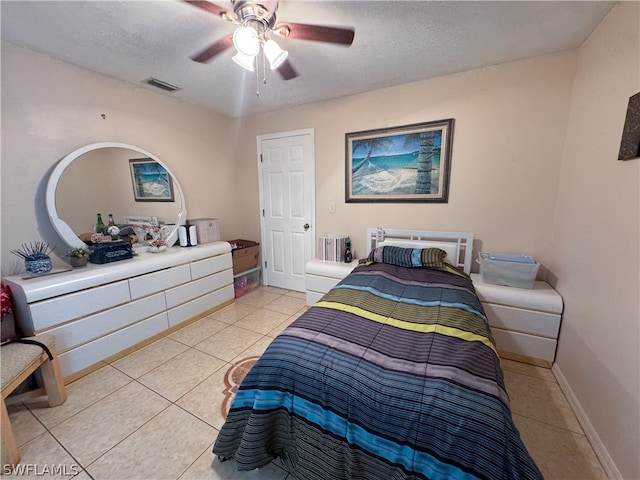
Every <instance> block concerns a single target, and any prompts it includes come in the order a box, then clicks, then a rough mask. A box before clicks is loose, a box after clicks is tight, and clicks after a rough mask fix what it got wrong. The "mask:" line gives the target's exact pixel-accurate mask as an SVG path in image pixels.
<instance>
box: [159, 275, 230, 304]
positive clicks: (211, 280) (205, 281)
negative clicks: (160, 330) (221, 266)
mask: <svg viewBox="0 0 640 480" xmlns="http://www.w3.org/2000/svg"><path fill="white" fill-rule="evenodd" d="M232 283H233V274H232V273H231V269H229V270H225V271H223V272H218V273H216V274H214V275H209V276H208V277H204V278H200V279H198V280H194V281H193V282H189V283H186V284H184V285H180V286H179V287H175V288H172V289H170V290H167V291H166V292H165V295H166V298H167V308H173V307H176V306H178V305H180V304H182V303H185V302H188V301H189V300H193V299H194V298H198V297H201V296H202V295H206V294H207V293H209V292H213V291H214V290H218V289H219V288H222V287H224V286H225V285H231V284H232Z"/></svg>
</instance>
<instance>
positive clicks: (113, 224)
mask: <svg viewBox="0 0 640 480" xmlns="http://www.w3.org/2000/svg"><path fill="white" fill-rule="evenodd" d="M115 226H116V222H114V221H113V213H110V214H109V223H108V224H107V234H110V235H111V240H118V239H119V238H120V237H119V236H118V235H113V234H111V233H110V232H109V229H110V228H111V227H115Z"/></svg>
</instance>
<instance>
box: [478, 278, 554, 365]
mask: <svg viewBox="0 0 640 480" xmlns="http://www.w3.org/2000/svg"><path fill="white" fill-rule="evenodd" d="M471 279H472V280H473V285H474V287H475V289H476V292H477V294H478V297H479V298H480V301H481V302H482V305H483V307H484V310H485V313H486V314H487V318H488V319H489V326H490V327H491V331H492V333H493V337H494V339H495V341H496V344H497V347H498V351H499V352H500V355H501V356H503V357H504V358H510V359H513V360H518V361H524V362H527V363H532V364H534V365H540V366H547V367H549V366H551V364H552V363H553V361H554V359H555V356H556V346H557V343H558V334H559V332H560V324H561V320H562V309H563V302H562V297H560V295H559V294H558V293H557V292H556V291H555V290H554V289H553V288H551V286H550V285H549V284H548V283H547V282H542V281H535V282H534V284H533V288H532V289H525V288H514V287H505V286H501V285H493V284H489V283H484V282H483V281H482V277H481V276H480V275H479V274H476V273H472V274H471Z"/></svg>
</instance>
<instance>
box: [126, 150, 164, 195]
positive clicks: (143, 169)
mask: <svg viewBox="0 0 640 480" xmlns="http://www.w3.org/2000/svg"><path fill="white" fill-rule="evenodd" d="M129 167H130V168H131V181H132V182H133V198H134V199H135V201H136V202H173V201H174V193H173V180H172V178H171V175H169V172H167V170H166V169H165V168H164V167H163V166H162V165H160V164H159V163H158V162H156V161H155V160H153V159H151V158H132V159H130V160H129Z"/></svg>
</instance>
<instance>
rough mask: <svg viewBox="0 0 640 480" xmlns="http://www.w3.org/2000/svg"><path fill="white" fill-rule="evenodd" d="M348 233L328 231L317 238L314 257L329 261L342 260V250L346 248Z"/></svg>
mask: <svg viewBox="0 0 640 480" xmlns="http://www.w3.org/2000/svg"><path fill="white" fill-rule="evenodd" d="M348 238H349V235H345V234H343V233H329V234H327V235H324V236H321V237H320V238H319V239H318V246H317V250H318V251H317V252H316V257H317V258H318V260H326V261H329V262H344V252H345V250H346V248H347V239H348Z"/></svg>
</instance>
